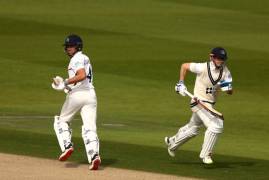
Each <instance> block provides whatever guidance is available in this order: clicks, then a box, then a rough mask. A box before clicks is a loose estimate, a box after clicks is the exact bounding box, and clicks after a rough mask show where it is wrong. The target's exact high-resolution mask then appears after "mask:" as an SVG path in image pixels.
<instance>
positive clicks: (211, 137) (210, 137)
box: [200, 130, 218, 158]
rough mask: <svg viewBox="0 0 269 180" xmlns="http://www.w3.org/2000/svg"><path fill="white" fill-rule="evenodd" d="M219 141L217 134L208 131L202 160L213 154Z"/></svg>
mask: <svg viewBox="0 0 269 180" xmlns="http://www.w3.org/2000/svg"><path fill="white" fill-rule="evenodd" d="M217 139H218V134H217V133H213V132H211V131H209V130H206V132H205V137H204V143H203V146H202V151H201V153H200V158H205V157H206V156H209V155H211V154H212V153H213V148H214V146H215V144H216V142H217Z"/></svg>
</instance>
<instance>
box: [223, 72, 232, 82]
mask: <svg viewBox="0 0 269 180" xmlns="http://www.w3.org/2000/svg"><path fill="white" fill-rule="evenodd" d="M224 81H225V82H230V83H231V82H233V78H232V74H231V72H230V71H229V70H228V71H227V73H225V76H224Z"/></svg>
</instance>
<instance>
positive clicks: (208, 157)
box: [202, 156, 214, 164]
mask: <svg viewBox="0 0 269 180" xmlns="http://www.w3.org/2000/svg"><path fill="white" fill-rule="evenodd" d="M202 160H203V163H204V164H213V163H214V162H213V160H212V158H211V156H206V157H204V158H203V159H202Z"/></svg>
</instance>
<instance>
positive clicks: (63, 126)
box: [54, 116, 70, 132]
mask: <svg viewBox="0 0 269 180" xmlns="http://www.w3.org/2000/svg"><path fill="white" fill-rule="evenodd" d="M54 129H55V130H58V131H61V132H62V131H69V130H70V128H69V125H68V123H67V122H63V121H61V120H60V116H54Z"/></svg>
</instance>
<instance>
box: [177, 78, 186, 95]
mask: <svg viewBox="0 0 269 180" xmlns="http://www.w3.org/2000/svg"><path fill="white" fill-rule="evenodd" d="M186 90H187V87H186V86H185V85H184V81H178V83H177V84H176V86H175V91H176V92H177V93H179V94H181V95H182V96H186V93H185V91H186Z"/></svg>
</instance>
